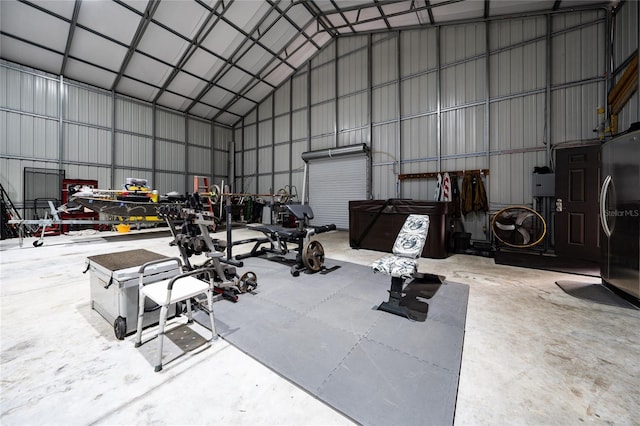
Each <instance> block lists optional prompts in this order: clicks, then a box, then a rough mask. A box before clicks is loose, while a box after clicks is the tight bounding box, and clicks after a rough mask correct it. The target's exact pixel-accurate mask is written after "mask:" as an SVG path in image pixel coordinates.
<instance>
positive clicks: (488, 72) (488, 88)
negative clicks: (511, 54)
mask: <svg viewBox="0 0 640 426" xmlns="http://www.w3.org/2000/svg"><path fill="white" fill-rule="evenodd" d="M489 25H490V24H489V22H485V26H484V32H485V50H486V53H485V54H486V56H485V67H486V68H485V74H486V75H485V80H484V84H485V92H484V96H485V104H484V142H483V145H484V150H485V152H486V156H485V168H487V169H490V168H491V167H490V166H491V156H490V155H489V150H490V148H491V140H490V138H491V136H490V135H491V131H490V126H491V116H490V115H491V111H490V109H491V108H490V105H491V102H490V98H491V60H490V58H491V53H490V51H489V47H490V46H491V38H490V36H491V35H490V31H489ZM486 179H487V180H488V179H489V176H487V177H486ZM490 189H491V185H489V182H487V185H486V195H487V200H490V199H491V193H490ZM488 225H489V223H488V216H485V229H488Z"/></svg>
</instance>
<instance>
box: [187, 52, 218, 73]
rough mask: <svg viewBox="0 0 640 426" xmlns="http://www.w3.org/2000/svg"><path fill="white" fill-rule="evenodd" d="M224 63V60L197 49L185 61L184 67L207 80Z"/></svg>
mask: <svg viewBox="0 0 640 426" xmlns="http://www.w3.org/2000/svg"><path fill="white" fill-rule="evenodd" d="M224 64H225V62H224V61H223V60H222V59H218V58H216V57H215V56H213V55H212V54H210V53H208V52H205V51H204V50H203V49H197V50H196V51H195V52H194V54H193V55H192V56H191V58H189V60H188V61H187V63H186V65H185V66H184V69H185V70H186V71H189V72H190V73H192V74H195V75H197V76H199V77H202V78H205V79H207V80H209V79H211V78H212V77H213V76H214V75H215V74H216V73H217V72H218V71H220V70H221V69H222V67H223V66H224Z"/></svg>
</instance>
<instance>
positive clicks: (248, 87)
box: [213, 5, 320, 120]
mask: <svg viewBox="0 0 640 426" xmlns="http://www.w3.org/2000/svg"><path fill="white" fill-rule="evenodd" d="M289 7H291V5H290V6H289ZM286 10H288V8H287V9H286ZM314 20H315V18H312V19H311V20H310V21H309V22H313V21H314ZM306 25H309V23H307V24H306ZM306 25H305V26H306ZM303 47H304V44H301V45H300V46H298V47H297V48H296V49H295V50H294V51H293V52H292V53H291V54H294V53H295V52H297V51H299V50H300V49H302V48H303ZM286 49H287V47H286V46H285V47H283V48H282V49H281V50H280V52H279V53H278V54H282V52H284V51H285V50H286ZM318 50H320V49H318ZM274 60H275V58H272V59H271V60H270V61H269V62H267V63H266V64H265V65H264V66H263V67H262V69H261V70H260V71H259V74H261V73H263V72H264V71H265V70H266V69H267V68H268V67H269V66H270V65H271V63H272V62H273V61H274ZM260 81H262V80H259V81H249V82H247V84H245V85H244V86H243V87H242V89H240V91H239V92H240V93H242V94H243V95H244V94H245V93H247V92H249V91H250V90H252V89H253V88H254V87H255V86H257V85H258V83H259V82H260ZM237 100H238V99H237V98H236V99H232V100H230V101H229V102H227V104H226V105H225V106H224V107H223V108H222V109H220V112H219V113H218V114H216V115H215V116H214V117H213V119H214V120H215V119H216V118H217V117H219V116H220V114H222V113H224V112H225V111H226V110H227V109H229V108H230V107H231V105H233V104H234V103H235V102H236V101H237ZM256 103H259V101H258V102H256Z"/></svg>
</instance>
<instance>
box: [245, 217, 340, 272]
mask: <svg viewBox="0 0 640 426" xmlns="http://www.w3.org/2000/svg"><path fill="white" fill-rule="evenodd" d="M286 208H287V210H289V213H291V214H292V215H293V216H294V217H295V218H296V225H297V226H296V228H284V227H282V226H278V225H264V224H263V225H253V226H248V228H249V229H253V230H256V231H260V232H262V233H263V234H264V235H265V237H263V238H253V239H249V240H243V241H239V242H237V243H234V244H240V243H248V242H255V244H254V246H253V248H252V249H251V251H250V252H249V253H246V254H241V255H237V256H236V259H237V260H240V259H246V258H248V257H253V256H261V255H263V254H266V253H274V254H278V255H282V256H284V255H286V254H287V253H289V251H290V250H289V247H288V244H296V248H295V250H296V252H297V253H296V263H295V264H294V265H293V266H292V267H291V275H293V276H294V277H297V276H298V275H300V272H301V271H304V270H309V271H311V272H318V271H320V270H321V269H322V267H323V263H324V248H323V247H322V244H320V242H319V241H315V240H314V241H311V240H309V238H310V237H311V236H312V235H315V234H321V233H323V232H328V231H333V230H335V229H336V226H335V225H333V224H332V225H324V226H309V220H311V219H313V210H311V207H310V206H309V205H308V204H287V205H286ZM263 244H268V246H264V245H263Z"/></svg>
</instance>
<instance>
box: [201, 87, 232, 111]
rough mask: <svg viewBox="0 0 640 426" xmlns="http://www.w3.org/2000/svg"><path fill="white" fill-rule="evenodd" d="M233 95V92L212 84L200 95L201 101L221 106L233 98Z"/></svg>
mask: <svg viewBox="0 0 640 426" xmlns="http://www.w3.org/2000/svg"><path fill="white" fill-rule="evenodd" d="M233 96H234V95H233V93H231V92H229V91H227V90H224V89H222V88H220V87H215V86H214V87H212V88H211V90H209V91H208V92H207V93H206V94H205V95H204V96H203V97H202V102H205V103H207V104H210V105H215V106H218V105H220V108H222V107H223V106H225V105H226V104H227V103H228V102H229V101H231V99H233Z"/></svg>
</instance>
